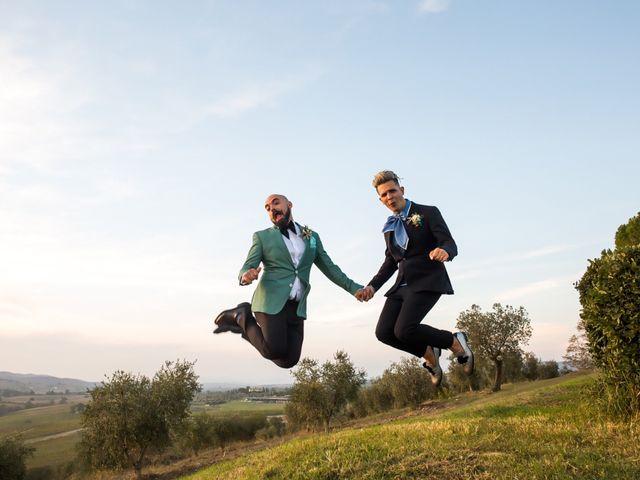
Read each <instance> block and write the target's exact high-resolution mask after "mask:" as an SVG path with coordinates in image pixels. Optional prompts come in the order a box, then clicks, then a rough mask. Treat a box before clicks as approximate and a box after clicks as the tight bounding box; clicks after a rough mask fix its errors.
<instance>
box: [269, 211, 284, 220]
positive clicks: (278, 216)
mask: <svg viewBox="0 0 640 480" xmlns="http://www.w3.org/2000/svg"><path fill="white" fill-rule="evenodd" d="M271 217H272V218H273V221H274V222H278V221H280V220H281V219H282V218H283V217H284V215H283V214H282V212H273V213H272V214H271Z"/></svg>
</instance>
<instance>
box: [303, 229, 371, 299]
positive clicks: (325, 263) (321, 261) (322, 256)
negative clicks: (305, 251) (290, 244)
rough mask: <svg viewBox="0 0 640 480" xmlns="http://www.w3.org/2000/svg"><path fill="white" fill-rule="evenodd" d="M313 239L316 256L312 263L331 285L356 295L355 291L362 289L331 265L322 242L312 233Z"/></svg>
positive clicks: (335, 266)
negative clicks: (315, 243) (333, 284)
mask: <svg viewBox="0 0 640 480" xmlns="http://www.w3.org/2000/svg"><path fill="white" fill-rule="evenodd" d="M313 235H314V237H315V239H316V242H317V246H316V249H317V250H316V256H315V259H314V260H313V263H314V264H315V265H316V266H317V267H318V268H319V269H320V271H321V272H322V273H324V275H325V276H326V277H327V278H328V279H329V280H331V281H332V282H333V283H335V284H336V285H338V286H339V287H342V288H343V289H345V290H346V291H347V292H349V293H350V294H351V295H353V294H354V293H356V291H357V290H359V289H360V288H362V285H360V284H359V283H356V282H354V281H353V280H351V279H350V278H349V277H347V275H346V274H345V273H344V272H343V271H342V270H340V267H338V265H336V264H335V263H333V261H332V260H331V258H330V257H329V255H328V254H327V252H326V251H325V250H324V247H323V246H322V241H321V240H320V236H319V235H318V234H317V233H315V232H314V234H313Z"/></svg>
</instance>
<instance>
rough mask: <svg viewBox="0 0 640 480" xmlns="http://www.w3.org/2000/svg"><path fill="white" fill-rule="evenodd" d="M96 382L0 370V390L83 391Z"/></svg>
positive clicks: (36, 391)
mask: <svg viewBox="0 0 640 480" xmlns="http://www.w3.org/2000/svg"><path fill="white" fill-rule="evenodd" d="M96 383H97V382H85V381H84V380H77V379H74V378H57V377H52V376H49V375H33V374H23V373H11V372H0V390H14V391H18V392H24V393H30V392H33V393H47V392H55V393H64V392H66V391H67V390H68V391H69V392H74V393H84V392H86V391H87V389H88V388H93V387H94V386H95V385H96Z"/></svg>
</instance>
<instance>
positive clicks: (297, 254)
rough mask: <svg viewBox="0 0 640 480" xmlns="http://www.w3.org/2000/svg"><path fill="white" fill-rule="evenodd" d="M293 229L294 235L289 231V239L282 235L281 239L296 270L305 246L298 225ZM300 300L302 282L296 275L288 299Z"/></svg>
mask: <svg viewBox="0 0 640 480" xmlns="http://www.w3.org/2000/svg"><path fill="white" fill-rule="evenodd" d="M295 227H296V233H293V232H292V231H291V230H289V238H287V237H285V236H284V235H282V239H283V240H284V244H285V245H286V246H287V250H289V254H290V255H291V260H292V261H293V266H294V267H296V269H297V268H298V265H299V264H300V259H301V258H302V255H303V254H304V250H305V248H306V245H305V243H304V240H303V239H302V237H301V236H300V227H299V226H298V224H295ZM296 274H297V270H296ZM301 298H302V282H301V281H300V279H299V278H298V276H297V275H296V279H295V281H294V282H293V287H292V288H291V291H290V292H289V299H290V300H296V301H299V300H300V299H301Z"/></svg>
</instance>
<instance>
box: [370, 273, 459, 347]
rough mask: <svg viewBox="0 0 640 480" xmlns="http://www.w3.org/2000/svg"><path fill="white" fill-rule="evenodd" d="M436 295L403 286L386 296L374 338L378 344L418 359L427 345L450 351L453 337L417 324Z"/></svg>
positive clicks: (431, 305) (444, 332)
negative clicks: (388, 346)
mask: <svg viewBox="0 0 640 480" xmlns="http://www.w3.org/2000/svg"><path fill="white" fill-rule="evenodd" d="M440 295H441V294H440V293H436V292H417V293H416V292H412V291H411V290H410V289H409V288H408V287H406V286H403V287H400V288H398V289H397V290H396V291H395V292H393V293H391V294H389V296H388V297H387V301H386V302H385V304H384V307H383V309H382V312H381V313H380V318H379V320H378V325H376V337H377V338H378V340H380V341H381V342H382V343H385V344H387V345H390V346H392V347H393V348H397V349H398V350H402V351H405V352H407V353H411V354H412V355H415V356H416V357H422V356H424V354H425V351H426V350H427V346H431V347H438V348H440V349H443V350H444V349H447V348H451V345H453V334H452V333H451V332H449V331H448V330H440V329H437V328H434V327H432V326H430V325H424V324H422V323H420V322H421V321H422V319H423V318H424V317H425V315H426V314H427V313H429V311H430V310H431V309H432V308H433V306H434V305H435V304H436V303H437V301H438V299H439V298H440Z"/></svg>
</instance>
